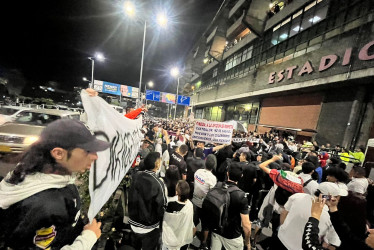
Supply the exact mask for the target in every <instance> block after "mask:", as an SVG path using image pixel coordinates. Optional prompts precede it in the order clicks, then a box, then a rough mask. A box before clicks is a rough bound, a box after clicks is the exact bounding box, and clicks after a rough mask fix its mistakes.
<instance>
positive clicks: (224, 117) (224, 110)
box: [221, 104, 228, 122]
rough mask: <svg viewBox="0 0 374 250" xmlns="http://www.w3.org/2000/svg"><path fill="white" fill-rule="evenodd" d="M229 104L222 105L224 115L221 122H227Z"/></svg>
mask: <svg viewBox="0 0 374 250" xmlns="http://www.w3.org/2000/svg"><path fill="white" fill-rule="evenodd" d="M227 107H228V105H227V104H223V105H222V113H221V122H224V121H226V111H227Z"/></svg>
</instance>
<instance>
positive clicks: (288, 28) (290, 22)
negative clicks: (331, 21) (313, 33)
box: [270, 0, 328, 46]
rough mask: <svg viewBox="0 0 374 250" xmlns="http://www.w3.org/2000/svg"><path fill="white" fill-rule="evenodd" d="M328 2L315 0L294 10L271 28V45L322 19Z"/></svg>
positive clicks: (325, 13)
mask: <svg viewBox="0 0 374 250" xmlns="http://www.w3.org/2000/svg"><path fill="white" fill-rule="evenodd" d="M327 10H328V2H327V1H322V0H315V1H313V2H312V3H310V4H309V5H307V6H306V7H305V8H304V9H302V10H300V11H298V12H296V13H295V14H294V15H293V16H292V17H289V18H287V19H286V20H284V21H282V22H281V23H279V24H278V25H277V26H275V27H274V28H273V34H272V37H271V41H270V43H271V46H273V45H277V44H278V43H280V42H283V41H284V40H286V39H288V38H290V37H292V36H294V35H296V34H297V33H299V32H302V31H304V30H306V29H308V28H309V27H311V26H313V25H314V24H316V23H318V22H320V21H322V20H324V19H325V18H326V15H327Z"/></svg>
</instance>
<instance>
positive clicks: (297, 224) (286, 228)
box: [278, 193, 341, 250]
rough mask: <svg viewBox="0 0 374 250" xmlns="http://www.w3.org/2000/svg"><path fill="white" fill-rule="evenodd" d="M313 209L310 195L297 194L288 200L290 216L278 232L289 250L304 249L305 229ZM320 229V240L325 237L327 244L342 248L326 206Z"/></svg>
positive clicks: (286, 207) (285, 206)
mask: <svg viewBox="0 0 374 250" xmlns="http://www.w3.org/2000/svg"><path fill="white" fill-rule="evenodd" d="M311 207H312V196H311V195H309V194H303V193H297V194H294V195H292V196H291V197H290V198H288V201H287V203H286V204H285V205H284V208H285V210H287V211H288V215H287V217H286V219H285V221H284V223H283V224H282V225H281V226H280V228H279V232H278V238H279V239H280V241H281V242H282V243H283V245H284V246H285V247H286V248H287V249H289V250H301V249H302V239H303V232H304V227H305V224H306V223H307V221H308V219H309V217H310V209H311ZM318 228H319V234H318V235H319V238H320V239H321V237H324V240H325V241H326V242H327V243H329V244H333V245H335V246H340V243H341V242H340V239H339V236H338V235H337V234H336V232H335V229H334V227H333V226H332V223H331V221H330V215H329V214H328V207H327V206H326V205H325V207H324V208H323V211H322V214H321V218H320V221H319V225H318Z"/></svg>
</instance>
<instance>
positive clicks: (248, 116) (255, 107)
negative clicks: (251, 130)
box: [225, 102, 260, 127]
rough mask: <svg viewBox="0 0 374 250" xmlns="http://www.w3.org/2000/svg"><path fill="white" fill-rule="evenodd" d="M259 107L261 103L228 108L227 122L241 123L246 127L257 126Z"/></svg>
mask: <svg viewBox="0 0 374 250" xmlns="http://www.w3.org/2000/svg"><path fill="white" fill-rule="evenodd" d="M259 107H260V103H259V102H253V103H244V104H236V105H230V106H228V107H227V112H226V119H225V120H235V121H240V122H241V123H242V124H243V125H244V126H245V127H247V126H248V124H255V123H256V122H257V116H258V111H259Z"/></svg>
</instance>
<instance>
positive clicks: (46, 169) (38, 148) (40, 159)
mask: <svg viewBox="0 0 374 250" xmlns="http://www.w3.org/2000/svg"><path fill="white" fill-rule="evenodd" d="M55 147H56V145H52V144H44V143H40V142H36V143H34V144H32V145H31V147H30V148H29V149H28V150H27V151H26V152H24V153H23V155H22V156H21V160H20V162H19V163H18V164H17V166H16V168H15V169H14V171H13V173H12V175H11V176H10V178H9V179H8V180H7V182H8V183H11V184H14V185H17V184H18V183H20V182H22V181H24V179H25V177H26V175H30V174H33V173H37V172H40V173H55V174H61V175H68V174H70V172H69V171H68V170H67V169H66V168H64V167H63V166H61V165H60V164H58V163H57V162H56V160H55V159H54V158H53V157H52V155H51V150H52V149H53V148H55ZM66 150H67V151H68V158H70V156H71V150H72V149H66Z"/></svg>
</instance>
